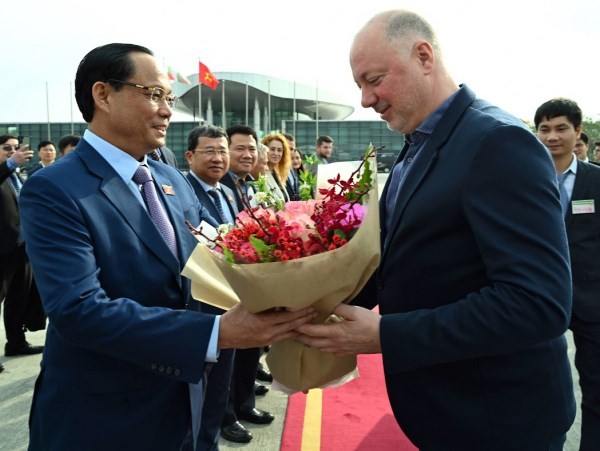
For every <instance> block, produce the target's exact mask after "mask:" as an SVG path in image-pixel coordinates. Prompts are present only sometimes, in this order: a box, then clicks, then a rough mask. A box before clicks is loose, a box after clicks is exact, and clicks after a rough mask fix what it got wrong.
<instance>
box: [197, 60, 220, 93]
mask: <svg viewBox="0 0 600 451" xmlns="http://www.w3.org/2000/svg"><path fill="white" fill-rule="evenodd" d="M199 64H200V70H199V72H198V82H199V83H202V84H203V85H206V86H208V87H209V88H211V89H213V90H214V89H217V85H218V84H219V80H218V79H217V77H215V76H214V75H213V73H212V72H211V71H210V69H209V68H208V67H206V66H205V65H204V64H202V63H199Z"/></svg>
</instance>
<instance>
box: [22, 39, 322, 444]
mask: <svg viewBox="0 0 600 451" xmlns="http://www.w3.org/2000/svg"><path fill="white" fill-rule="evenodd" d="M75 92H76V100H77V104H78V106H79V109H80V110H81V112H82V114H83V117H84V119H85V120H86V121H87V122H88V124H89V126H88V130H86V131H85V134H84V136H83V139H82V140H81V142H80V143H79V145H78V146H77V148H76V149H75V151H73V152H72V153H71V154H69V155H68V156H67V157H66V158H63V159H60V160H59V161H58V162H56V163H54V164H52V165H51V166H49V167H47V168H45V169H44V170H42V171H38V172H36V173H35V174H34V175H33V176H32V177H31V178H30V179H29V180H28V181H27V183H25V185H24V187H23V191H22V193H21V220H22V226H23V232H24V235H25V240H26V242H27V252H28V254H29V256H30V259H31V264H32V268H33V271H34V274H35V276H36V281H37V282H38V287H39V291H40V294H41V297H42V301H43V303H44V307H45V308H46V312H47V313H48V317H49V319H50V324H49V327H48V332H47V334H46V346H45V353H44V358H43V360H42V368H41V372H40V375H39V377H38V380H37V382H36V386H35V392H34V396H33V403H32V408H31V416H30V443H29V448H30V449H31V450H38V449H86V450H107V449H157V450H158V449H160V450H183V449H185V450H191V449H193V448H194V442H195V439H196V437H197V434H198V431H199V426H200V423H199V421H200V411H201V409H202V400H203V390H204V372H205V368H206V367H207V366H209V365H210V363H211V362H214V361H215V360H216V359H217V358H218V351H219V350H220V349H229V348H237V347H246V346H261V345H264V344H266V343H270V342H271V341H272V340H273V339H275V340H277V339H279V338H280V337H286V336H287V337H289V336H292V335H293V333H291V332H289V331H290V330H291V329H292V328H293V327H295V326H296V323H302V322H305V321H306V320H307V319H308V318H310V316H312V313H308V318H307V312H301V313H299V314H292V313H291V312H286V313H285V314H278V315H273V314H262V315H253V314H250V313H248V312H247V310H246V309H245V308H244V307H243V306H241V305H240V306H236V307H235V308H233V309H231V310H229V311H228V312H227V313H225V314H223V315H222V316H220V317H216V316H214V315H210V314H205V313H201V312H200V311H199V306H200V303H199V302H195V301H193V300H192V299H191V297H190V284H189V280H186V279H184V278H182V277H181V270H182V268H183V266H184V264H185V262H186V260H187V258H188V256H189V255H190V253H191V252H192V250H193V248H194V247H195V246H196V244H197V241H196V239H195V238H194V237H193V235H192V234H191V233H190V232H189V230H188V229H187V226H186V223H185V222H186V221H189V222H190V223H192V224H199V223H200V220H201V219H205V220H207V221H209V222H211V221H213V222H214V220H213V219H212V218H211V217H210V216H209V215H207V214H206V211H205V210H204V209H203V208H202V207H201V205H200V203H199V202H198V199H197V198H196V196H195V195H194V192H193V190H192V189H191V187H190V185H189V183H188V181H187V180H186V179H185V177H184V176H183V175H182V174H181V173H180V172H179V171H177V170H176V169H173V168H172V167H170V166H168V165H166V164H162V163H160V162H155V161H153V160H151V159H148V158H146V155H147V154H148V153H149V152H151V151H152V150H153V149H157V148H159V147H161V146H164V144H165V138H166V132H167V128H168V126H169V121H170V118H171V115H172V107H173V105H174V103H175V101H176V100H177V99H176V98H175V97H174V96H172V94H171V87H170V84H169V80H168V77H167V74H166V73H164V72H163V70H162V69H161V68H160V64H159V63H158V62H157V61H156V59H155V58H154V56H153V55H152V52H151V51H150V50H148V49H147V48H145V47H141V46H137V45H133V44H107V45H104V46H101V47H98V48H96V49H94V50H92V51H91V52H89V53H88V54H87V55H86V56H85V57H84V59H83V60H82V61H81V62H80V64H79V66H78V69H77V74H76V78H75ZM57 268H60V270H58V269H57ZM253 337H254V338H253ZM57 412H60V414H57ZM99 424H101V425H102V426H101V427H98V425H99Z"/></svg>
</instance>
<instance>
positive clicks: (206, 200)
mask: <svg viewBox="0 0 600 451" xmlns="http://www.w3.org/2000/svg"><path fill="white" fill-rule="evenodd" d="M186 177H187V179H188V181H189V182H190V184H191V185H192V188H194V192H195V193H196V196H198V199H199V200H200V203H201V204H202V206H203V207H204V208H206V210H207V211H208V213H209V214H210V215H211V216H212V217H213V218H215V219H216V218H219V212H218V211H217V207H216V206H215V203H214V201H213V200H212V198H211V197H210V196H209V195H208V194H207V193H206V191H205V190H204V188H202V185H200V183H198V180H196V179H195V178H194V176H193V175H192V174H191V172H190V173H188V175H187V176H186ZM219 186H220V188H221V190H222V191H223V194H224V195H225V197H226V198H227V208H229V211H230V212H231V215H232V216H233V219H235V218H236V216H237V214H238V209H237V205H236V201H235V195H234V194H233V191H232V190H231V189H230V188H229V187H228V186H225V185H224V184H222V183H221V184H219ZM218 222H220V221H218Z"/></svg>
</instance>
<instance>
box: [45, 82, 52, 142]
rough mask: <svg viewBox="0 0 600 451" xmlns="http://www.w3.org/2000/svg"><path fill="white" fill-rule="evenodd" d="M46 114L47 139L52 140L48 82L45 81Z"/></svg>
mask: <svg viewBox="0 0 600 451" xmlns="http://www.w3.org/2000/svg"><path fill="white" fill-rule="evenodd" d="M46 116H47V118H48V141H52V136H51V134H50V97H49V95H48V82H46Z"/></svg>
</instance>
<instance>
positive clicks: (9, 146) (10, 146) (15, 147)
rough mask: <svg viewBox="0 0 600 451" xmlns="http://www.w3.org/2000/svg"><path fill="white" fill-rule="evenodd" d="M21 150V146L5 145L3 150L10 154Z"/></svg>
mask: <svg viewBox="0 0 600 451" xmlns="http://www.w3.org/2000/svg"><path fill="white" fill-rule="evenodd" d="M20 148H21V145H20V144H4V145H3V146H2V150H3V151H5V152H10V151H11V150H13V149H14V150H19V149H20Z"/></svg>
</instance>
